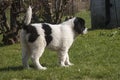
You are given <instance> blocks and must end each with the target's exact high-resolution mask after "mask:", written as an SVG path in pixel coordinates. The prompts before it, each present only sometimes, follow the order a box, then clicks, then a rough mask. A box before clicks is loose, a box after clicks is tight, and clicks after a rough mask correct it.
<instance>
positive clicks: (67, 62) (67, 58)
mask: <svg viewBox="0 0 120 80" xmlns="http://www.w3.org/2000/svg"><path fill="white" fill-rule="evenodd" d="M65 65H68V66H71V65H74V64H73V63H71V62H70V60H69V55H68V53H67V54H66V60H65Z"/></svg>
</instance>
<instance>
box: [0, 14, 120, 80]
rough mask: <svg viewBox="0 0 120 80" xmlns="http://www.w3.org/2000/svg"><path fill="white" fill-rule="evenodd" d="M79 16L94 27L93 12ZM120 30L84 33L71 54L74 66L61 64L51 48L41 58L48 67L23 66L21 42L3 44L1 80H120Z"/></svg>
mask: <svg viewBox="0 0 120 80" xmlns="http://www.w3.org/2000/svg"><path fill="white" fill-rule="evenodd" d="M78 16H81V17H83V18H84V19H85V20H86V22H87V23H86V25H87V26H89V27H90V25H89V24H90V22H89V21H90V17H89V13H86V12H82V14H79V15H78ZM119 44H120V30H118V29H113V30H94V31H89V32H88V34H86V35H80V36H79V37H78V38H77V39H76V40H75V42H74V44H73V45H72V47H71V49H70V51H69V55H70V61H71V62H73V63H74V66H71V67H66V68H63V67H59V66H58V60H57V54H56V53H55V52H53V51H50V50H47V49H46V51H45V53H44V54H43V56H42V57H41V59H40V61H41V63H42V65H43V66H46V67H47V68H48V69H47V70H45V71H42V70H35V69H34V67H33V64H32V63H31V61H30V64H31V69H23V68H22V63H21V47H20V44H14V45H10V46H3V45H1V47H0V61H1V62H0V80H120V62H119V61H120V55H119V50H120V45H119Z"/></svg>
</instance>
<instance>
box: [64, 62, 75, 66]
mask: <svg viewBox="0 0 120 80" xmlns="http://www.w3.org/2000/svg"><path fill="white" fill-rule="evenodd" d="M65 65H68V66H72V65H74V64H73V63H65Z"/></svg>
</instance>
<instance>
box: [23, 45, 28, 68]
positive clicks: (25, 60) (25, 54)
mask: <svg viewBox="0 0 120 80" xmlns="http://www.w3.org/2000/svg"><path fill="white" fill-rule="evenodd" d="M28 51H29V50H28V47H27V46H26V45H24V46H23V47H22V64H23V67H25V68H29V64H28V59H29V57H30V55H29V54H30V53H29V52H28Z"/></svg>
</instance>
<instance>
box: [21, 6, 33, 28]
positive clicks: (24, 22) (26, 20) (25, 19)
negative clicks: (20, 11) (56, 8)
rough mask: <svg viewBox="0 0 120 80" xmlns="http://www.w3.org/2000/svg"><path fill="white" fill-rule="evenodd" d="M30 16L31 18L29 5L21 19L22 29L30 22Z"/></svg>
mask: <svg viewBox="0 0 120 80" xmlns="http://www.w3.org/2000/svg"><path fill="white" fill-rule="evenodd" d="M31 18H32V8H31V6H29V8H28V9H27V12H26V14H25V18H24V21H23V29H25V27H26V26H27V25H29V24H30V23H31Z"/></svg>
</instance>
